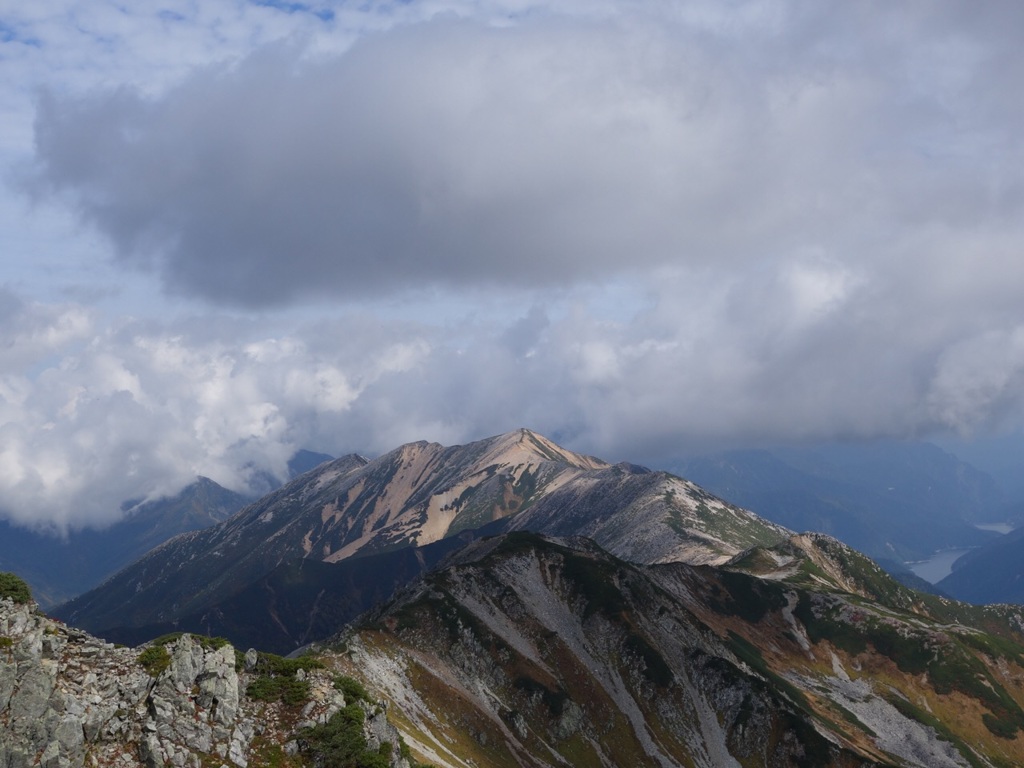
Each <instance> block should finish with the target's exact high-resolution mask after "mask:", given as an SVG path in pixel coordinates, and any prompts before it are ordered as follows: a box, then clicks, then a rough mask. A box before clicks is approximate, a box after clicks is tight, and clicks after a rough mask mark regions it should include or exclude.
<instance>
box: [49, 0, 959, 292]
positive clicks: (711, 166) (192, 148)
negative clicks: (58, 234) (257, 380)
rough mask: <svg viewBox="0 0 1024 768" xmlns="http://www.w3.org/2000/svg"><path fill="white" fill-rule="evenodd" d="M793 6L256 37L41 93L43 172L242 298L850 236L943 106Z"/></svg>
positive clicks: (881, 217)
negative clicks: (197, 66)
mask: <svg viewBox="0 0 1024 768" xmlns="http://www.w3.org/2000/svg"><path fill="white" fill-rule="evenodd" d="M794 15H795V16H796V18H794V19H792V21H793V22H795V26H796V29H795V30H793V31H790V32H789V34H788V35H787V36H786V37H785V38H783V39H776V38H775V37H774V33H773V32H772V31H771V30H770V29H769V30H767V31H759V30H758V29H757V28H752V27H744V28H742V29H741V31H740V32H739V33H735V34H732V35H727V34H716V35H708V34H707V33H706V30H704V29H700V28H694V27H692V26H688V25H686V24H682V23H678V22H675V21H674V20H672V19H665V18H656V19H645V18H644V17H642V16H640V17H638V18H637V19H636V20H629V21H627V20H624V19H621V18H617V19H603V20H598V21H580V20H570V19H564V18H558V17H554V18H552V17H550V16H543V17H540V18H538V19H531V18H527V19H526V20H524V21H521V22H519V23H516V24H510V25H505V26H493V25H490V24H486V23H481V22H478V21H473V20H458V19H451V18H438V19H434V20H430V21H427V22H424V23H420V24H411V25H405V26H398V27H395V28H392V29H390V30H388V31H386V32H381V33H378V34H373V35H368V36H366V37H364V38H362V39H360V40H358V41H357V42H356V43H355V44H354V45H352V46H351V48H349V49H347V50H346V51H345V52H344V53H343V54H340V55H336V56H327V57H310V56H308V55H306V52H305V50H304V49H303V48H302V47H301V46H297V45H294V44H281V45H277V46H269V47H265V48H263V49H260V50H258V51H257V52H256V53H254V54H253V55H251V56H250V57H248V58H247V59H245V60H244V61H242V62H240V63H237V64H234V65H226V66H220V67H209V68H206V69H204V70H203V71H201V72H200V73H197V74H196V75H195V76H193V77H191V78H189V79H188V80H186V81H185V82H183V83H182V84H181V85H179V86H178V87H176V88H173V89H171V90H169V91H167V92H166V93H164V94H162V95H160V96H157V97H146V96H143V95H140V94H139V93H138V92H136V91H134V90H132V89H117V90H114V91H108V92H100V93H98V94H97V93H90V94H88V95H86V96H83V97H80V98H72V97H64V96H56V95H49V96H44V97H43V98H42V99H41V100H40V102H39V107H38V116H37V121H36V141H37V145H38V162H39V183H40V184H41V185H42V186H44V187H48V188H50V189H52V190H54V191H55V192H57V193H61V194H63V195H65V196H67V197H68V198H70V199H71V200H72V201H73V202H74V204H75V205H76V206H77V208H78V210H79V211H80V212H81V214H82V216H83V217H84V218H85V219H86V220H88V221H90V222H92V223H93V224H94V225H95V226H96V227H97V228H98V229H99V230H100V231H101V232H103V233H104V234H106V235H107V236H109V238H110V239H111V241H112V242H113V243H114V244H115V246H116V249H117V253H118V255H119V257H120V258H121V259H122V260H123V261H124V262H125V263H128V264H132V265H135V266H138V267H141V268H144V269H153V270H155V271H157V272H158V273H159V274H160V275H161V277H162V278H163V280H164V282H165V284H166V286H167V287H168V288H169V289H170V290H172V291H177V292H181V293H186V294H192V295H200V296H204V297H206V298H208V299H211V300H217V301H230V302H234V303H236V304H239V305H246V306H264V305H275V304H277V305H279V304H286V303H290V302H293V301H296V300H297V299H299V298H302V297H307V296H316V295H320V296H323V295H336V296H346V297H353V296H365V295H367V294H371V295H382V294H388V293H390V292H394V291H401V290H408V289H410V288H415V287H417V286H421V285H422V284H423V283H424V282H427V283H434V284H440V285H445V286H455V287H458V286H465V285H479V284H485V285H501V286H508V285H519V286H528V287H536V286H546V285H566V284H572V283H574V282H576V281H579V280H595V279H600V278H602V277H605V276H608V275H614V274H619V273H622V272H623V271H628V270H635V269H637V268H644V267H650V266H657V265H663V264H678V263H687V264H690V263H701V264H707V263H722V262H725V263H737V262H739V263H745V264H746V263H751V262H753V261H756V260H758V259H761V258H763V257H764V256H765V255H766V253H765V251H766V250H767V251H769V252H771V251H777V250H780V249H781V250H791V249H794V248H800V247H813V246H818V245H819V241H821V240H823V239H826V238H827V239H828V240H829V241H833V243H834V241H835V240H836V238H837V237H842V238H845V239H846V240H847V242H842V243H839V244H838V247H840V248H844V249H849V248H853V247H856V246H858V245H861V244H862V243H861V241H862V240H863V237H864V235H863V234H862V233H861V232H860V230H861V229H862V228H863V227H865V226H868V225H871V226H873V227H874V228H877V227H878V226H882V227H884V228H886V229H888V228H889V227H891V225H892V221H891V220H890V217H891V216H893V215H898V214H899V211H886V210H882V208H883V206H887V205H888V204H891V203H892V204H897V203H898V199H896V198H894V197H893V196H892V195H891V194H889V193H887V192H886V187H887V186H889V185H890V183H891V182H892V181H894V180H895V181H898V182H900V183H903V184H907V183H908V182H909V184H910V186H911V187H916V188H915V189H914V190H913V191H914V192H915V193H920V192H922V191H925V190H926V186H925V185H924V181H925V179H924V178H917V179H909V180H908V179H903V178H900V177H899V176H898V175H899V174H902V173H903V170H904V169H902V168H900V167H899V166H900V165H901V164H905V163H907V162H914V159H913V157H908V155H915V154H916V153H917V152H919V151H921V149H922V147H920V146H918V144H919V143H920V142H922V141H925V140H926V139H927V138H928V137H915V136H914V133H915V132H916V131H918V130H919V128H920V125H921V124H922V122H923V120H924V116H923V114H922V113H923V112H927V111H928V108H931V107H934V104H926V105H925V106H924V107H920V108H918V107H916V106H915V105H914V104H912V103H908V100H907V96H906V94H903V93H894V92H893V88H892V87H891V86H890V85H889V79H890V78H892V73H887V72H883V71H880V69H879V67H878V64H877V63H874V62H870V61H868V60H863V61H858V62H856V63H854V64H845V65H844V62H842V61H836V58H837V57H836V56H832V55H828V54H825V53H822V52H820V51H815V52H812V53H809V54H806V55H803V56H797V57H796V61H789V60H787V58H786V57H783V55H782V53H781V51H780V50H777V48H782V47H783V46H785V45H788V44H790V43H794V42H796V40H794V38H799V37H800V36H801V35H805V34H811V33H813V31H814V30H813V25H814V24H815V23H821V22H822V21H826V20H827V21H832V23H836V22H835V21H834V20H830V19H822V18H818V17H817V16H816V15H815V14H807V13H804V14H794ZM802 16H809V17H810V18H806V19H805V18H802ZM627 18H630V17H627ZM825 32H826V35H828V34H835V31H834V30H832V29H829V30H825ZM825 42H827V37H826V40H825V41H823V43H825ZM845 42H847V43H849V42H850V39H847V40H846V41H845ZM787 50H788V49H787ZM889 55H890V56H892V54H891V52H889ZM786 56H787V57H789V58H791V57H792V54H786ZM762 57H765V60H764V61H762V60H761V58H762ZM768 57H776V58H768ZM894 63H896V64H899V63H900V62H899V61H897V62H894ZM898 77H899V73H897V79H898ZM927 95H928V96H931V95H932V94H927ZM893 100H898V103H896V104H895V105H894V104H893V103H892V101H893ZM894 107H895V109H896V110H899V111H900V112H901V114H898V115H894V114H890V111H891V110H893V109H894ZM894 118H895V119H894ZM896 120H902V121H905V124H904V125H899V124H898V123H896V122H895V121H896ZM894 130H895V131H897V132H896V133H895V134H894V135H890V132H892V131H894ZM940 131H941V124H940ZM908 141H909V142H911V145H910V146H901V143H903V142H908ZM911 170H914V172H915V173H920V174H925V173H926V172H925V171H924V170H922V169H916V170H915V169H911ZM941 170H942V169H941V168H940V167H938V164H935V163H933V164H932V174H933V175H934V174H935V171H938V172H939V173H938V176H939V178H940V180H942V179H943V174H942V173H941ZM961 194H962V193H961ZM929 196H933V195H931V194H930V193H929ZM898 207H906V206H905V205H902V206H898ZM833 247H835V245H833Z"/></svg>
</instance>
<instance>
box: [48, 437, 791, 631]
mask: <svg viewBox="0 0 1024 768" xmlns="http://www.w3.org/2000/svg"><path fill="white" fill-rule="evenodd" d="M496 521H505V522H504V524H505V525H508V526H510V527H514V528H530V529H533V530H539V531H548V532H551V533H558V534H565V533H571V534H573V535H576V534H582V535H588V536H592V537H593V538H594V539H595V540H596V541H597V542H598V543H600V544H601V545H602V546H603V547H605V548H607V549H608V550H610V551H612V552H614V553H616V554H619V555H622V556H624V557H628V558H633V559H637V560H641V561H655V560H666V559H678V558H683V559H687V560H690V561H693V562H722V561H725V560H727V559H728V558H729V557H731V556H733V555H735V554H736V553H737V552H739V551H742V550H743V549H746V548H747V547H749V546H751V545H752V544H754V543H772V542H774V541H778V540H779V539H781V538H783V537H784V536H785V535H786V533H787V532H786V531H785V530H784V529H781V528H779V527H778V526H774V525H772V524H770V523H767V522H766V521H763V520H761V519H760V518H758V517H756V516H755V515H752V514H750V513H747V512H744V511H742V510H738V509H736V508H734V507H731V506H729V505H726V504H724V503H722V502H720V501H718V500H717V499H714V498H713V497H711V496H709V495H708V494H706V493H704V492H702V491H700V489H698V488H696V487H695V486H693V485H692V484H689V483H686V482H685V481H682V480H680V479H678V478H674V477H672V476H670V475H668V474H666V473H660V472H650V471H647V470H643V469H641V468H638V467H633V466H631V465H616V466H611V465H608V464H606V463H605V462H603V461H601V460H599V459H595V458H593V457H588V456H581V455H579V454H575V453H572V452H570V451H567V450H565V449H563V448H561V447H559V446H557V445H555V444H554V443H552V442H550V441H549V440H547V439H545V438H543V437H541V436H539V435H536V434H534V433H532V432H530V431H528V430H518V431H516V432H511V433H508V434H505V435H499V436H497V437H493V438H489V439H487V440H481V441H478V442H475V443H470V444H468V445H464V446H453V447H447V448H446V447H444V446H440V445H437V444H431V443H412V444H409V445H406V446H402V447H401V448H398V449H396V450H394V451H392V452H390V453H388V454H385V455H384V456H381V457H380V458H378V459H375V460H373V461H367V460H366V459H362V458H361V457H356V456H350V457H347V458H344V459H339V460H337V461H335V462H330V463H328V464H325V465H322V466H321V467H319V468H317V469H315V470H313V471H312V472H310V473H307V474H306V475H303V476H302V477H300V478H298V479H296V480H295V481H293V482H292V483H290V484H288V485H287V486H285V487H283V488H281V489H279V490H278V491H276V492H274V493H271V494H269V495H268V496H266V497H264V498H263V499H261V500H260V501H259V502H257V503H255V504H253V505H251V506H249V507H247V508H246V509H244V510H242V511H241V512H239V513H238V514H237V515H235V516H234V517H233V518H231V519H230V520H228V521H225V522H224V523H222V524H220V525H218V526H216V527H214V528H211V529H208V530H205V531H200V532H197V533H193V534H186V535H185V536H181V537H178V538H176V539H174V540H172V541H170V542H167V543H166V544H164V545H163V546H161V547H160V548H158V549H156V550H154V551H153V552H151V553H149V554H148V555H146V556H145V557H143V558H142V559H141V560H139V561H138V562H136V563H135V564H133V565H132V566H131V567H129V568H127V569H125V570H124V571H122V572H121V573H119V574H117V575H116V576H115V577H113V578H112V579H110V580H109V581H108V582H107V583H106V584H104V585H103V586H102V587H101V588H99V589H97V590H94V591H93V592H91V593H89V594H86V595H83V596H82V597H80V598H78V599H76V600H74V601H72V602H71V603H69V604H67V605H65V606H62V607H61V608H60V609H59V610H58V611H57V615H59V616H60V617H61V618H64V619H65V620H67V621H69V622H71V623H74V624H77V625H79V626H83V627H85V628H87V629H89V630H91V631H96V632H102V631H105V630H107V629H110V628H114V627H125V626H127V627H131V626H135V627H138V626H143V625H147V624H157V623H161V622H168V621H173V620H175V619H177V618H180V617H182V616H184V615H188V614H193V613H196V612H200V611H203V610H204V609H206V608H208V607H210V606H212V605H214V604H217V603H220V602H223V601H224V600H225V599H227V598H229V597H230V596H231V595H233V594H235V593H236V592H239V591H241V590H243V589H244V588H246V587H247V586H248V585H250V584H252V583H253V582H255V581H257V580H258V579H260V578H262V577H264V576H265V575H266V574H268V573H269V572H271V571H272V570H273V569H274V568H275V567H277V566H279V565H281V564H282V563H285V562H288V561H290V560H293V559H296V558H306V559H314V560H322V561H324V562H328V563H332V562H339V561H342V560H344V559H346V558H349V557H353V556H360V557H364V556H368V555H371V554H374V553H381V552H387V551H391V550H396V549H400V548H404V547H409V546H412V545H419V546H423V545H425V544H429V543H431V542H435V541H439V540H441V539H443V538H445V537H448V536H452V535H455V534H457V533H459V532H460V531H464V530H472V529H476V528H479V527H481V526H483V525H487V524H493V523H495V522H496Z"/></svg>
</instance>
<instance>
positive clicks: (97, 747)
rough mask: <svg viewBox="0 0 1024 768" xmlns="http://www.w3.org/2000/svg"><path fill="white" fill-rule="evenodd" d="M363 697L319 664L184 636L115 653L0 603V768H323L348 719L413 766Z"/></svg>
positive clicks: (372, 750)
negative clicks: (327, 738)
mask: <svg viewBox="0 0 1024 768" xmlns="http://www.w3.org/2000/svg"><path fill="white" fill-rule="evenodd" d="M348 682H349V683H351V681H348ZM367 699H368V697H366V696H365V692H363V691H362V690H361V689H360V688H359V687H358V686H354V687H353V686H351V685H348V686H346V684H345V681H341V680H340V679H339V678H336V677H334V676H333V675H332V674H331V672H330V671H329V670H327V669H324V668H322V666H321V665H320V663H319V662H313V661H312V660H310V661H309V662H303V661H302V660H299V661H292V660H286V659H281V658H280V657H273V656H269V655H266V654H260V653H257V652H256V651H249V652H248V653H246V654H244V655H242V654H240V653H237V652H236V651H235V649H234V648H233V647H232V646H231V645H229V644H227V643H224V642H222V641H216V640H211V639H210V638H200V637H193V636H191V635H187V634H186V635H181V636H178V637H174V638H169V639H166V640H165V641H163V642H160V641H156V642H154V643H153V644H150V645H148V646H146V647H144V648H123V647H116V646H114V645H111V644H109V643H105V642H103V641H101V640H98V639H96V638H94V637H92V636H91V635H89V634H87V633H85V632H82V631H80V630H76V629H73V628H70V627H67V626H65V625H63V624H61V623H59V622H56V621H54V620H52V619H50V618H48V617H46V616H44V615H43V614H41V613H40V612H39V610H38V608H37V607H36V606H35V605H34V604H33V603H16V602H15V601H14V600H12V599H10V598H0V736H2V738H0V768H23V767H25V768H27V767H28V766H36V765H39V766H44V768H78V767H79V766H104V768H106V767H107V766H116V767H118V768H133V767H134V766H146V767H147V768H158V767H160V766H176V767H177V768H186V766H187V767H190V768H207V767H213V766H239V767H240V768H247V767H248V766H264V765H278V766H282V768H284V767H285V766H292V765H294V766H298V765H303V764H309V763H313V764H317V763H318V762H321V763H322V762H323V759H322V755H320V754H319V753H318V744H319V741H323V738H322V736H323V734H324V733H325V732H326V731H327V730H328V729H330V728H334V729H335V730H342V728H341V725H342V724H345V725H347V724H350V723H355V724H356V725H360V724H361V731H362V733H361V737H362V741H363V743H360V744H356V745H355V747H356V748H358V749H361V750H363V751H365V752H366V753H368V754H372V755H374V757H375V758H376V759H377V760H378V762H377V764H379V765H381V766H390V767H391V768H409V762H408V760H407V759H406V758H405V757H403V756H402V754H401V751H402V750H401V749H400V747H399V745H400V739H399V736H398V732H397V731H395V729H394V728H393V727H391V726H390V725H389V724H388V722H387V717H386V714H385V708H384V707H383V706H380V705H377V704H374V703H373V702H370V701H368V700H367ZM356 710H358V711H356ZM360 712H361V714H360ZM317 727H319V731H318V730H317ZM318 737H320V738H319V740H318ZM356 741H359V739H358V735H357V737H356ZM318 757H319V758H320V759H318Z"/></svg>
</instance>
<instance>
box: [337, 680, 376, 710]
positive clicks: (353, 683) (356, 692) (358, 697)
mask: <svg viewBox="0 0 1024 768" xmlns="http://www.w3.org/2000/svg"><path fill="white" fill-rule="evenodd" d="M334 687H335V688H336V689H337V690H339V691H341V692H342V694H343V695H344V696H345V703H346V704H354V703H355V702H357V701H365V702H368V703H372V702H371V701H370V694H369V693H367V691H366V688H364V687H363V684H362V683H360V682H359V681H358V680H356V679H355V678H354V677H349V676H348V675H342V676H341V677H336V678H334Z"/></svg>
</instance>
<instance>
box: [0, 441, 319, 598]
mask: <svg viewBox="0 0 1024 768" xmlns="http://www.w3.org/2000/svg"><path fill="white" fill-rule="evenodd" d="M331 458H332V457H331V456H328V455H326V454H323V453H315V452H313V451H306V450H301V451H299V452H297V453H296V454H295V456H293V457H292V459H291V461H289V463H288V469H289V476H290V477H296V476H297V475H299V474H301V473H303V472H306V471H308V470H310V469H312V468H313V467H315V466H317V465H318V464H322V463H323V462H324V461H329V460H331ZM267 482H273V480H272V478H269V476H268V479H267ZM278 484H279V483H275V485H278ZM252 500H253V499H252V498H251V497H249V496H244V495H242V494H239V493H235V492H234V491H229V490H228V489H226V488H224V487H222V486H220V485H218V484H217V483H215V482H214V481H213V480H210V479H209V478H207V477H200V478H198V479H197V480H196V481H195V482H194V483H192V484H190V485H189V486H187V487H186V488H184V489H183V490H182V491H180V492H179V493H177V494H175V495H174V496H171V497H168V498H163V499H157V500H154V501H148V502H143V503H135V504H131V503H126V505H125V507H126V509H125V514H124V517H123V518H122V519H121V520H120V521H119V522H117V523H115V524H114V525H111V526H109V527H107V528H103V529H100V530H96V529H90V528H87V529H83V530H78V531H72V532H70V533H69V534H68V535H67V536H66V537H64V538H60V537H57V536H55V535H50V534H48V533H40V532H36V531H32V530H29V529H26V528H21V527H18V526H14V525H12V524H10V523H9V522H7V521H3V520H0V570H6V571H14V572H17V573H19V574H20V575H21V576H22V577H23V578H24V579H25V580H26V581H27V582H28V583H29V584H30V585H31V587H32V591H33V594H34V595H35V597H36V600H38V601H39V603H40V604H41V605H43V606H44V607H52V606H54V605H57V604H58V603H62V602H65V601H66V600H69V599H70V598H72V597H74V596H75V595H78V594H81V593H82V592H84V591H86V590H88V589H91V588H92V587H94V586H96V585H97V584H99V583H100V582H101V581H103V580H104V579H106V578H107V577H108V576H110V575H112V574H114V573H116V572H117V571H119V570H121V569H122V568H124V567H125V566H126V565H128V564H129V563H131V562H133V561H135V560H137V559H138V558H140V557H142V556H143V555H144V554H146V553H147V552H149V551H150V550H151V549H153V548H154V547H156V546H157V545H159V544H162V543H163V542H165V541H167V540H168V539H170V538H173V537H174V536H177V535H178V534H179V533H185V532H187V531H196V530H201V529H203V528H208V527H210V526H211V525H215V524H216V523H219V522H222V521H224V520H226V519H228V518H229V517H230V516H231V515H233V514H234V513H235V512H237V511H238V510H240V509H241V508H242V507H244V506H245V505H246V504H249V503H251V502H252Z"/></svg>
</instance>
